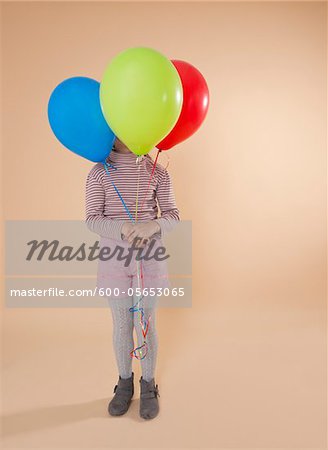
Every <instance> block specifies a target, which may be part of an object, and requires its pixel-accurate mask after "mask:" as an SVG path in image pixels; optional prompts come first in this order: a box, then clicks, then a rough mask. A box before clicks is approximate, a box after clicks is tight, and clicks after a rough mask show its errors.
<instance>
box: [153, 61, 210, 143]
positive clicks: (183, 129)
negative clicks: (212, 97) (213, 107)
mask: <svg viewBox="0 0 328 450" xmlns="http://www.w3.org/2000/svg"><path fill="white" fill-rule="evenodd" d="M172 63H173V64H174V66H175V68H176V69H177V71H178V73H179V75H180V78H181V82H182V88H183V103H182V109H181V113H180V116H179V119H178V121H177V123H176V124H175V126H174V128H173V129H172V130H171V132H170V133H169V134H168V135H167V136H166V137H165V138H164V139H163V140H162V141H161V142H160V143H159V144H158V145H157V146H156V147H157V148H158V149H159V150H169V149H170V148H172V147H173V146H174V145H177V144H179V143H180V142H182V141H185V140H186V139H188V138H189V137H190V136H191V135H192V134H194V133H195V132H196V131H197V130H198V128H199V127H200V126H201V124H202V123H203V121H204V119H205V117H206V114H207V110H208V105H209V91H208V86H207V84H206V81H205V78H204V77H203V75H202V74H201V73H200V72H199V70H197V69H196V67H194V66H192V65H191V64H189V63H187V62H185V61H179V60H172Z"/></svg>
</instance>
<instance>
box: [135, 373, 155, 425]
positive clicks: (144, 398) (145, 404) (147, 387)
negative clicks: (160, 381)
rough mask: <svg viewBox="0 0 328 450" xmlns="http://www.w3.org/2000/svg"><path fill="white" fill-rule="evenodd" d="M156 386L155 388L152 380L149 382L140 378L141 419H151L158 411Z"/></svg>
mask: <svg viewBox="0 0 328 450" xmlns="http://www.w3.org/2000/svg"><path fill="white" fill-rule="evenodd" d="M157 397H159V391H158V385H157V384H156V386H155V380H154V378H153V379H152V380H150V381H146V380H144V379H143V378H142V377H141V378H140V411H139V413H140V416H141V417H142V418H143V419H153V418H154V417H156V416H157V414H158V411H159V404H158V398H157Z"/></svg>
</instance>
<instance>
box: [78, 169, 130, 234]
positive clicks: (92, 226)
mask: <svg viewBox="0 0 328 450" xmlns="http://www.w3.org/2000/svg"><path fill="white" fill-rule="evenodd" d="M104 206H105V190H104V186H103V184H102V182H101V181H100V180H99V178H98V177H96V176H95V173H94V170H91V171H90V173H89V175H88V177H87V182H86V225H87V227H88V228H89V230H91V231H93V232H94V233H97V234H99V235H100V236H101V237H105V238H112V239H117V240H120V241H121V240H122V235H121V230H122V226H123V223H124V220H113V219H110V218H109V217H106V216H105V215H104Z"/></svg>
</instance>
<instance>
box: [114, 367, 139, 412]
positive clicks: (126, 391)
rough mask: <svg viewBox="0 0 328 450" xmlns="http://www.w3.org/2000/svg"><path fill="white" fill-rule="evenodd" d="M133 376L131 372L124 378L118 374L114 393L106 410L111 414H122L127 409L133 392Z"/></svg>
mask: <svg viewBox="0 0 328 450" xmlns="http://www.w3.org/2000/svg"><path fill="white" fill-rule="evenodd" d="M133 377H134V373H133V372H132V375H131V377H130V378H126V379H124V378H121V376H119V380H118V383H117V385H116V386H115V387H114V393H115V395H114V397H113V398H112V400H111V401H110V402H109V405H108V412H109V414H110V415H111V416H122V415H123V414H125V413H126V412H127V410H128V409H129V406H130V403H131V399H132V397H133V394H134V385H133Z"/></svg>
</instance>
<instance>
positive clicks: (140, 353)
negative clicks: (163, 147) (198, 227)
mask: <svg viewBox="0 0 328 450" xmlns="http://www.w3.org/2000/svg"><path fill="white" fill-rule="evenodd" d="M137 163H138V164H140V162H139V158H137ZM103 166H104V168H105V171H106V173H107V175H108V176H109V179H110V182H111V183H112V186H113V188H114V189H115V192H116V193H117V195H118V197H119V199H120V200H121V202H122V204H123V206H124V209H125V211H126V213H127V215H128V216H129V218H130V220H131V221H132V222H133V223H136V222H137V220H138V203H139V202H138V199H139V186H140V165H139V166H138V181H137V195H136V213H135V219H134V218H133V216H132V214H131V212H130V210H129V208H128V207H127V205H126V203H125V201H124V199H123V197H122V195H121V193H120V191H119V190H118V189H117V187H116V185H115V183H114V182H113V180H112V178H111V174H110V171H109V169H108V168H111V169H114V170H117V167H114V166H112V165H111V164H110V163H108V162H107V161H105V162H103ZM154 170H155V169H154ZM137 279H138V288H139V289H140V288H141V289H143V287H144V283H143V270H142V265H141V261H139V260H138V261H137ZM140 281H141V286H140ZM142 299H143V296H142V295H141V296H140V298H139V299H138V300H137V302H136V304H135V305H133V307H132V308H130V309H129V311H130V312H132V313H134V312H140V325H141V331H142V335H143V337H144V342H143V344H142V345H140V346H138V347H136V348H134V349H133V350H131V352H130V356H131V357H132V358H133V357H135V358H136V359H139V360H142V359H144V358H145V357H146V355H147V352H148V345H147V342H146V336H147V333H148V329H149V322H150V316H149V318H148V320H146V319H145V313H144V309H143V308H142V307H140V306H139V305H140V302H141V300H142Z"/></svg>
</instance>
